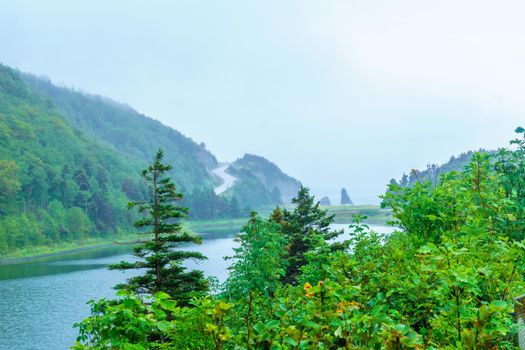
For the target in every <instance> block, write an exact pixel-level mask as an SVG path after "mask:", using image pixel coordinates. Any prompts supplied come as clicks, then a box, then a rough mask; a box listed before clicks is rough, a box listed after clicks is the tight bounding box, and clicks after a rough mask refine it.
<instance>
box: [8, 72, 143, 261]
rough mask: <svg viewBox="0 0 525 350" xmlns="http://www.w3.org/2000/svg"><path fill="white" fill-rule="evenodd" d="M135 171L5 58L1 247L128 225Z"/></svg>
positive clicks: (53, 239)
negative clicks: (75, 124)
mask: <svg viewBox="0 0 525 350" xmlns="http://www.w3.org/2000/svg"><path fill="white" fill-rule="evenodd" d="M133 174H134V172H133V171H132V169H130V167H129V166H128V165H127V164H126V162H124V161H123V160H122V159H121V158H120V157H119V156H118V155H117V154H116V153H114V152H112V151H111V150H110V149H108V148H104V147H101V146H99V145H97V144H95V143H94V142H92V141H90V140H89V139H88V138H86V137H85V136H84V135H83V134H82V133H80V132H78V131H76V130H74V129H73V128H72V127H71V126H69V125H68V123H67V122H66V121H65V120H64V119H63V118H62V117H61V114H60V111H59V110H58V109H57V108H56V107H55V106H54V105H53V103H52V102H51V101H50V100H49V99H47V98H46V97H45V96H42V95H40V94H38V93H36V92H35V91H33V90H32V89H30V88H28V87H27V86H26V84H25V83H24V81H23V80H22V78H21V76H20V74H19V73H18V72H16V71H14V70H12V69H10V68H8V67H5V66H0V175H1V180H0V198H1V201H0V255H1V254H4V253H5V252H7V251H9V250H11V249H14V248H22V247H25V246H30V245H38V244H51V243H54V242H59V241H67V240H73V239H79V238H82V237H85V236H88V235H93V234H102V233H106V232H113V231H115V230H117V229H118V228H119V227H124V226H127V225H128V223H129V219H130V218H129V213H127V211H126V210H125V204H126V202H127V201H128V198H127V196H126V195H125V193H124V192H123V191H122V190H121V188H122V185H123V184H124V183H125V182H126V181H128V182H129V183H136V181H138V176H134V175H133Z"/></svg>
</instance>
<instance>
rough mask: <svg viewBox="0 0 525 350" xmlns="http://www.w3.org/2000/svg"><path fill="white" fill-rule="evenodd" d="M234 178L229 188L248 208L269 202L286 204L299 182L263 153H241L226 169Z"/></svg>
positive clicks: (297, 188) (297, 187) (268, 203)
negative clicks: (241, 155) (262, 155)
mask: <svg viewBox="0 0 525 350" xmlns="http://www.w3.org/2000/svg"><path fill="white" fill-rule="evenodd" d="M226 171H227V172H228V173H229V174H231V175H232V176H234V177H236V178H237V180H238V181H237V182H236V183H235V184H234V186H233V188H232V189H231V190H230V194H233V195H234V196H235V197H236V198H237V199H238V201H239V202H241V203H246V204H247V205H249V206H251V207H252V208H259V207H261V206H265V205H272V204H290V202H291V200H292V198H293V197H294V196H295V194H296V193H297V191H298V190H299V188H300V186H301V183H300V182H299V181H297V180H296V179H294V178H293V177H290V176H288V175H286V174H285V173H283V172H282V171H281V169H279V167H278V166H277V165H275V164H274V163H272V162H270V161H269V160H267V159H266V158H264V157H260V156H256V155H253V154H245V155H244V156H243V157H242V158H240V159H237V160H236V161H235V162H233V163H232V164H230V166H229V167H228V168H227V170H226Z"/></svg>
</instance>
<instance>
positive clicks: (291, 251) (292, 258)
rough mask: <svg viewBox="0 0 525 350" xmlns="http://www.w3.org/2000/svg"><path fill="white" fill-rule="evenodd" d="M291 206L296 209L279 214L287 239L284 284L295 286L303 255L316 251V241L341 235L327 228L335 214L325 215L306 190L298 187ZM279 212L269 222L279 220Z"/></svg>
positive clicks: (304, 259) (325, 212)
mask: <svg viewBox="0 0 525 350" xmlns="http://www.w3.org/2000/svg"><path fill="white" fill-rule="evenodd" d="M292 204H293V205H294V206H295V207H294V209H293V210H292V211H289V210H286V209H285V210H283V211H282V212H283V215H282V216H283V219H282V223H281V224H282V232H283V234H284V236H285V237H286V238H287V240H288V249H287V260H288V266H287V269H286V274H285V276H284V278H283V282H284V283H290V284H295V283H296V282H297V280H296V278H297V276H298V275H299V273H300V271H301V267H302V266H303V265H305V264H306V257H305V254H306V253H307V252H309V251H312V250H313V249H315V246H316V242H318V240H319V238H321V239H323V240H325V241H329V240H331V239H333V238H335V237H337V236H339V235H340V234H341V233H343V232H342V231H333V230H332V229H331V228H330V225H331V224H332V223H333V222H334V217H335V215H328V214H327V211H326V210H322V209H321V208H320V207H319V206H320V204H319V202H316V201H315V197H314V196H310V190H309V189H308V188H307V187H304V186H301V188H300V189H299V192H298V193H297V197H295V198H294V199H292ZM278 211H280V209H279V208H277V209H276V210H275V211H274V213H273V214H272V220H280V218H279V216H280V213H279V212H278ZM274 217H275V219H274Z"/></svg>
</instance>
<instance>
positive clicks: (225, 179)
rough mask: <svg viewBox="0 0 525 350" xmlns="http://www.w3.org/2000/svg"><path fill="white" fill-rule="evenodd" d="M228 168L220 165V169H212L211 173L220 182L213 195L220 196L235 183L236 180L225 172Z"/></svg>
mask: <svg viewBox="0 0 525 350" xmlns="http://www.w3.org/2000/svg"><path fill="white" fill-rule="evenodd" d="M227 168H228V164H226V165H221V166H220V167H217V168H215V169H213V170H212V171H211V172H212V173H213V174H215V175H216V176H218V177H219V178H220V179H221V180H222V184H221V185H220V186H218V187H216V188H215V190H214V191H215V194H221V193H223V192H225V191H226V190H228V189H229V188H230V187H232V186H233V184H234V183H235V181H237V178H235V177H234V176H231V175H230V174H228V173H227V172H226V169H227Z"/></svg>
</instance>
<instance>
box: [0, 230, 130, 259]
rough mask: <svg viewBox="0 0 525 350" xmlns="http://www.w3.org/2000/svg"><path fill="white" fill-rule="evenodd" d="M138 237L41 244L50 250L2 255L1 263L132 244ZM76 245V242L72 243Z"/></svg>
mask: <svg viewBox="0 0 525 350" xmlns="http://www.w3.org/2000/svg"><path fill="white" fill-rule="evenodd" d="M137 237H138V235H137ZM137 237H133V236H131V235H130V236H125V237H123V238H124V240H123V241H118V240H117V238H118V237H115V239H114V240H113V241H110V240H108V241H107V242H93V243H86V244H82V243H79V244H78V245H77V246H76V247H75V246H64V247H48V246H40V248H48V251H43V252H41V253H38V252H35V253H28V254H23V253H22V254H21V255H20V256H17V255H15V256H8V257H5V258H4V257H0V265H12V264H20V263H23V262H27V261H31V260H35V259H39V258H45V257H50V256H60V255H67V254H71V253H75V252H80V251H84V250H90V249H97V248H102V247H109V246H112V245H119V244H132V243H133V240H134V239H136V238H137ZM72 245H74V243H72ZM33 248H39V247H33Z"/></svg>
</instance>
